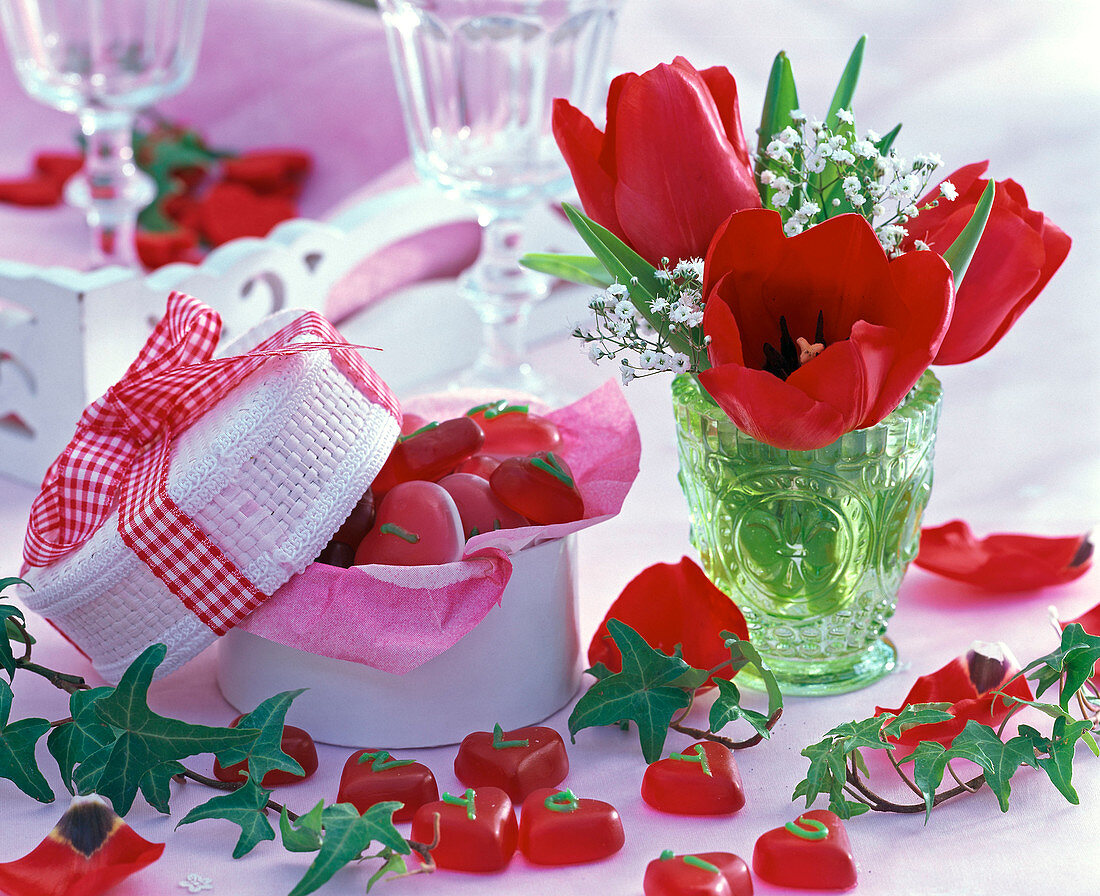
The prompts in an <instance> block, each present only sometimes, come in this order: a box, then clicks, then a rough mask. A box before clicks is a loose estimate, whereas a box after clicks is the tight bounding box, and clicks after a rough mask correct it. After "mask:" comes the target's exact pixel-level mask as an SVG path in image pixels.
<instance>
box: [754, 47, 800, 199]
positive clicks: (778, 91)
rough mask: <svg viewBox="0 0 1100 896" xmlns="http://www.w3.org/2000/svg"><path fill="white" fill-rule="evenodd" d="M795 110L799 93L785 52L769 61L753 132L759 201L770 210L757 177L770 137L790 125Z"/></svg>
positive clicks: (762, 168)
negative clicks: (757, 123)
mask: <svg viewBox="0 0 1100 896" xmlns="http://www.w3.org/2000/svg"><path fill="white" fill-rule="evenodd" d="M797 108H798V91H797V90H796V89H795V85H794V71H793V70H792V69H791V60H790V59H789V58H787V54H786V53H779V54H778V55H777V56H776V57H775V61H774V62H772V70H771V73H770V74H769V75H768V89H767V92H766V93H765V94H764V108H763V111H762V112H761V113H760V129H759V130H758V131H757V132H756V134H757V141H756V170H755V174H756V188H757V190H758V191H759V192H760V201H761V204H762V205H763V206H764V208H769V207H770V203H769V198H770V194H771V190H770V189H769V188H768V187H766V186H764V185H763V184H762V183H760V174H761V172H762V171H763V170H764V168H765V167H766V160H765V158H764V149H765V148H766V147H767V145H768V144H769V143H770V142H771V140H772V137H774V136H775V135H776V134H778V133H779V132H780V131H782V130H783V129H784V128H786V127H789V126H791V125H792V124H794V122H793V121H792V120H791V110H792V109H797Z"/></svg>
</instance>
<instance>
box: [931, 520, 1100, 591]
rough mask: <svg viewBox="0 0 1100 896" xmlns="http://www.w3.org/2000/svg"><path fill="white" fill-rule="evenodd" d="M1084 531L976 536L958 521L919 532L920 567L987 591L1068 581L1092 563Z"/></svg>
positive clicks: (1034, 586)
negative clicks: (979, 537) (1061, 534)
mask: <svg viewBox="0 0 1100 896" xmlns="http://www.w3.org/2000/svg"><path fill="white" fill-rule="evenodd" d="M1092 552H1093V546H1092V542H1090V541H1089V538H1088V536H1087V535H1075V536H1068V537H1060V538H1059V537H1049V536H1042V535H1022V534H1015V533H1012V534H995V535H989V536H987V537H986V538H984V539H981V540H978V539H977V538H975V537H974V535H973V533H972V532H971V531H970V527H969V526H968V525H967V524H966V523H965V522H963V521H962V520H952V521H951V522H949V523H945V524H944V525H942V526H937V527H933V528H927V529H923V530H921V539H920V553H919V554H918V555H917V559H916V560H915V561H914V563H916V565H917V566H919V567H920V568H921V569H924V570H927V571H928V572H931V573H935V574H936V575H940V576H945V577H946V578H949V579H954V580H956V581H959V582H966V583H967V584H970V585H974V586H976V587H978V588H984V589H986V590H988V591H1033V590H1036V589H1038V588H1046V587H1049V586H1051V585H1064V584H1065V583H1067V582H1072V581H1073V580H1074V579H1076V578H1079V577H1080V576H1082V575H1084V574H1085V572H1086V571H1088V569H1089V567H1090V566H1091V565H1092Z"/></svg>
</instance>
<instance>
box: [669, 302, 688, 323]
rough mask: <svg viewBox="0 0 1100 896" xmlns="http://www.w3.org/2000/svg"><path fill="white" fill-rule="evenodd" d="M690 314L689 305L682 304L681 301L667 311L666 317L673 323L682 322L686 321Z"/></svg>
mask: <svg viewBox="0 0 1100 896" xmlns="http://www.w3.org/2000/svg"><path fill="white" fill-rule="evenodd" d="M690 315H691V307H690V306H688V305H684V304H683V303H682V302H677V303H676V304H675V305H673V306H672V309H671V310H670V311H669V312H668V319H669V320H670V321H672V323H674V324H682V323H685V322H686V321H687V319H688V317H689V316H690Z"/></svg>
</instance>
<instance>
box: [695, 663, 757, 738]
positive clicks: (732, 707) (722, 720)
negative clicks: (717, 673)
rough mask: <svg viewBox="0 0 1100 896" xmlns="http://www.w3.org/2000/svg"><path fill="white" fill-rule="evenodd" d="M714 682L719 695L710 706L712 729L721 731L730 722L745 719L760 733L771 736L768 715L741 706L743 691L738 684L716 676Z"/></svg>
mask: <svg viewBox="0 0 1100 896" xmlns="http://www.w3.org/2000/svg"><path fill="white" fill-rule="evenodd" d="M714 683H715V685H716V686H717V687H718V696H717V697H716V698H715V700H714V703H712V704H711V707H710V721H709V724H710V730H711V731H714V732H718V731H721V730H722V729H723V728H725V727H726V725H728V724H729V723H730V722H736V721H737V720H738V719H744V720H745V721H746V722H748V723H749V724H750V725H752V727H753V730H754V731H756V732H757V733H758V734H760V735H761V736H763V737H771V732H770V731H769V730H768V717H767V716H766V715H764V714H763V713H760V712H756V711H754V710H751V709H745V708H744V707H742V706H741V692H740V691H739V690H738V689H737V685H735V684H734V683H733V682H732V681H730V680H729V679H726V678H715V679H714Z"/></svg>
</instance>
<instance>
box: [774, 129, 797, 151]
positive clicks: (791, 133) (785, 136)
mask: <svg viewBox="0 0 1100 896" xmlns="http://www.w3.org/2000/svg"><path fill="white" fill-rule="evenodd" d="M775 139H776V140H778V141H779V142H780V143H785V144H787V145H788V146H797V145H798V144H799V143H800V142H801V140H802V135H801V134H799V133H798V131H796V130H795V129H794V128H792V127H790V126H789V125H788V126H787V127H785V128H783V130H781V131H780V132H779V133H778V134H777V135H776V138H775Z"/></svg>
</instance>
